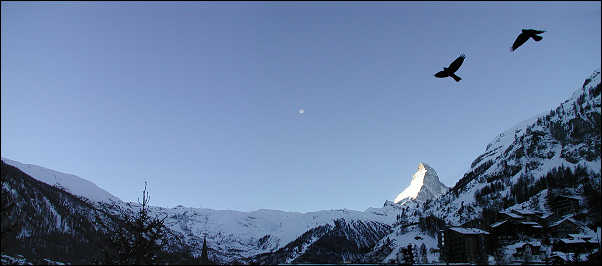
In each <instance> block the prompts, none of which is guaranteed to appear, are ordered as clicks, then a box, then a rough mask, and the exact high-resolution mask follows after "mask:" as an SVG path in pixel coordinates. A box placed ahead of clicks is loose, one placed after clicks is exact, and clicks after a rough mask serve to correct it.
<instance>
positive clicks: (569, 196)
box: [558, 195, 581, 200]
mask: <svg viewBox="0 0 602 266" xmlns="http://www.w3.org/2000/svg"><path fill="white" fill-rule="evenodd" d="M558 197H563V198H569V199H574V200H581V197H579V196H575V195H558Z"/></svg>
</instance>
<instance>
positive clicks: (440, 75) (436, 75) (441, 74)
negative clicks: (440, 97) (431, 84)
mask: <svg viewBox="0 0 602 266" xmlns="http://www.w3.org/2000/svg"><path fill="white" fill-rule="evenodd" d="M435 77H438V78H445V77H449V75H447V73H445V71H439V72H437V73H435Z"/></svg>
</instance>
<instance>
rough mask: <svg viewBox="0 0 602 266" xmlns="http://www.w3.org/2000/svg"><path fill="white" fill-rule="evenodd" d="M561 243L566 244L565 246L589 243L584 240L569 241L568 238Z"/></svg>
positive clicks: (561, 240) (562, 239)
mask: <svg viewBox="0 0 602 266" xmlns="http://www.w3.org/2000/svg"><path fill="white" fill-rule="evenodd" d="M560 242H562V243H565V244H583V243H586V242H587V241H585V240H583V239H579V238H577V239H568V238H561V239H560Z"/></svg>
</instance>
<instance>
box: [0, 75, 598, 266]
mask: <svg viewBox="0 0 602 266" xmlns="http://www.w3.org/2000/svg"><path fill="white" fill-rule="evenodd" d="M542 89H545V88H542ZM600 95H601V89H600V70H596V71H595V72H594V73H593V74H592V75H591V76H590V77H588V78H587V79H586V82H585V83H584V85H583V86H582V87H581V88H579V89H577V90H576V91H575V92H574V93H573V94H572V95H571V97H570V98H569V99H568V100H566V101H564V102H563V103H562V104H561V105H559V106H558V107H557V108H555V109H554V110H551V111H549V112H545V113H542V114H540V115H537V116H535V117H534V118H532V119H529V120H526V121H524V122H521V123H519V124H518V125H517V126H515V127H513V128H511V129H509V130H506V131H504V132H503V133H501V134H500V135H498V136H497V137H496V138H494V140H493V141H492V142H491V143H489V144H488V145H486V148H485V151H484V153H483V154H482V155H480V156H478V157H477V158H476V159H475V160H474V161H473V163H472V164H471V168H470V170H468V171H467V172H466V174H464V175H463V176H462V177H461V178H459V181H458V182H457V183H456V184H455V185H454V186H453V187H452V188H447V187H446V186H445V185H443V184H442V183H441V182H440V181H439V178H438V176H437V173H436V171H435V170H434V169H433V168H432V167H430V166H428V165H427V164H425V163H420V164H419V165H418V170H417V172H416V173H414V175H413V176H412V180H411V182H410V185H409V186H408V188H406V189H405V190H403V191H402V192H401V193H400V194H399V195H398V196H397V197H396V198H395V200H394V202H391V201H386V202H385V204H384V206H383V207H380V208H368V209H367V210H365V211H354V210H324V211H317V212H308V213H299V212H285V211H278V210H258V211H253V212H239V211H229V210H211V209H198V208H187V207H176V208H162V207H151V209H150V210H151V213H152V214H153V215H156V216H159V217H167V219H166V220H165V224H166V225H167V226H168V227H169V229H170V230H171V231H172V232H173V233H174V234H177V235H178V236H180V237H181V239H182V240H183V241H184V242H185V243H187V244H188V245H190V246H192V247H193V249H194V252H196V253H197V254H200V250H201V245H202V242H203V238H204V237H206V239H207V244H208V246H209V250H210V252H209V253H210V258H211V259H212V260H214V261H217V262H220V263H234V262H243V263H260V264H266V263H267V264H276V263H289V262H294V263H304V262H314V263H319V262H321V263H327V262H328V263H343V262H372V263H374V262H390V261H397V262H398V261H399V258H398V257H399V252H400V250H401V248H402V247H405V246H407V245H408V244H414V245H416V246H417V247H419V246H422V245H424V246H425V248H426V249H429V250H430V249H431V248H432V249H435V248H436V236H435V234H434V233H433V232H434V229H433V228H436V227H437V226H435V225H441V224H447V225H454V226H458V225H461V224H462V223H464V222H467V221H469V220H472V219H475V218H479V216H481V215H482V210H483V209H486V208H493V209H496V210H501V209H512V208H518V207H519V206H520V208H521V210H538V211H542V212H544V213H549V212H550V210H549V209H547V208H548V207H547V206H546V204H545V198H546V195H547V191H546V190H547V189H548V188H549V189H550V190H551V189H553V184H545V185H542V184H543V183H542V182H540V180H548V179H546V178H548V176H549V175H550V173H551V172H553V171H554V170H555V169H559V167H565V168H567V169H577V168H579V169H585V170H582V171H581V172H584V173H585V174H583V173H582V174H581V176H580V177H579V179H575V180H577V181H579V182H581V183H579V182H576V181H571V182H573V183H574V184H571V185H568V184H569V183H570V182H569V180H563V181H566V182H564V183H563V185H564V184H565V183H566V184H567V186H568V187H569V188H568V190H567V189H565V190H566V191H568V193H569V194H573V195H579V194H580V193H583V191H584V183H588V184H589V183H592V184H593V185H594V186H595V187H596V189H598V191H599V187H600V162H601V161H600V129H601V125H602V122H601V115H600V113H601V111H600V109H601V106H600V98H601V96H600ZM2 160H3V161H4V162H5V163H6V164H9V165H13V166H15V167H17V168H18V169H20V170H21V171H23V172H25V173H26V174H28V175H30V176H32V177H33V178H35V179H37V180H39V181H41V182H43V183H46V184H48V185H51V186H54V185H57V184H58V186H60V187H63V188H64V189H65V190H66V191H67V192H70V193H72V194H75V195H78V196H81V197H85V198H88V199H90V200H91V201H89V202H88V201H78V200H77V199H72V198H71V197H70V196H69V195H70V194H69V195H67V194H65V195H63V194H61V193H62V192H57V191H54V190H52V191H51V190H49V189H48V188H44V186H42V185H40V184H38V183H36V182H30V181H27V180H26V179H23V180H25V181H23V180H21V179H18V178H17V179H15V180H16V181H14V182H13V183H9V185H3V187H2V190H3V198H4V195H5V193H6V192H9V193H11V194H10V195H12V197H15V198H16V199H18V202H20V204H22V206H28V207H24V208H25V211H24V212H23V213H24V214H25V215H39V211H38V210H44V212H46V213H49V214H50V215H46V216H44V217H46V218H44V219H43V220H44V221H45V222H44V224H43V228H42V230H50V229H48V228H55V229H52V230H54V231H59V232H67V231H69V230H72V229H73V230H79V229H74V228H78V226H80V227H81V226H84V227H85V228H91V227H93V226H92V225H91V224H90V223H84V224H83V225H78V226H74V225H77V224H81V223H82V219H85V217H91V214H86V212H87V211H89V210H92V209H95V208H96V209H97V208H109V209H111V208H115V207H121V208H126V209H129V210H131V211H136V210H137V209H138V208H140V205H139V204H137V203H125V202H122V201H120V200H119V199H118V198H116V197H114V196H113V195H111V194H110V193H108V192H106V191H104V190H102V189H100V188H98V187H97V186H96V185H94V184H93V183H91V182H88V181H86V180H84V179H81V178H79V177H76V176H73V175H69V174H64V173H60V172H56V171H53V170H50V169H47V168H43V167H39V166H34V165H24V164H21V163H18V162H15V161H11V160H8V159H5V158H2ZM4 169H5V168H4V165H3V171H4ZM11 171H12V170H11ZM571 171H572V170H571ZM11 173H12V172H11ZM569 174H570V173H569ZM4 175H5V174H4V172H3V176H4ZM16 176H19V174H16ZM561 176H562V175H561ZM550 180H552V179H550ZM28 186H33V187H35V189H33V190H31V191H30V190H29V189H27V187H28ZM571 186H572V187H571ZM32 191H33V192H32ZM48 191H51V192H48ZM32 198H34V199H35V202H33V203H32V201H31V200H30V199H32ZM65 199H67V200H65ZM66 203H67V205H65V204H66ZM525 208H527V209H525ZM72 216H73V217H76V218H77V219H71V218H69V217H72ZM582 216H583V215H582ZM36 217H37V216H36ZM48 217H50V218H48ZM53 217H54V218H53ZM39 219H42V218H39ZM585 219H589V218H588V216H587V215H585ZM584 222H589V221H584ZM28 226H29V227H28V228H29V229H31V230H29V232H35V231H36V230H38V231H39V230H40V228H37V227H39V226H38V225H36V224H33V223H30V224H28ZM52 230H51V231H52ZM86 230H92V229H86ZM27 232H28V231H27V230H26V231H23V233H22V235H25V237H27ZM425 256H426V258H427V259H428V260H429V261H433V260H437V259H438V258H437V255H436V254H435V253H431V252H430V253H428V254H425Z"/></svg>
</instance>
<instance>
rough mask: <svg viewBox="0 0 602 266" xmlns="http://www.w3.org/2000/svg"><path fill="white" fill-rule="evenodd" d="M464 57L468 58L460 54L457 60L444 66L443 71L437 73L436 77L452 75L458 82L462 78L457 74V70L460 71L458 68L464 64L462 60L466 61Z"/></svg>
mask: <svg viewBox="0 0 602 266" xmlns="http://www.w3.org/2000/svg"><path fill="white" fill-rule="evenodd" d="M464 58H466V55H460V56H459V57H458V58H456V60H454V61H453V62H452V63H451V64H449V66H448V67H444V68H443V70H442V71H439V72H437V73H436V74H435V77H438V78H446V77H452V78H453V79H455V80H456V82H459V81H460V80H461V79H462V78H460V77H458V76H456V74H454V73H456V71H458V69H459V68H460V66H461V65H462V62H464Z"/></svg>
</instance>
